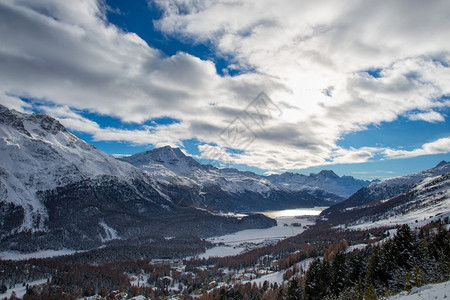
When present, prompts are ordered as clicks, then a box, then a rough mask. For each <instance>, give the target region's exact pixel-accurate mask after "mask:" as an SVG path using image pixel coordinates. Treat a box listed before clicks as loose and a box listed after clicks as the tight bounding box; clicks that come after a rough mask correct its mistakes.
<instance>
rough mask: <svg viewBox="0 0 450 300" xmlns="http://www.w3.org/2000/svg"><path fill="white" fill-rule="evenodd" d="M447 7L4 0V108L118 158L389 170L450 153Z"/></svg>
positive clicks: (369, 173) (371, 173) (285, 0)
mask: <svg viewBox="0 0 450 300" xmlns="http://www.w3.org/2000/svg"><path fill="white" fill-rule="evenodd" d="M449 11H450V2H449V1H446V0H443V1H437V0H430V1H421V0H408V1H406V0H398V1H387V2H386V1H382V2H380V1H364V0H354V1H353V0H344V1H340V2H339V4H337V3H336V2H335V1H326V0H318V1H290V0H279V1H270V0H245V1H244V0H217V1H207V0H149V1H146V0H134V1H125V0H105V1H103V0H74V1H60V0H2V1H0V41H1V42H0V82H1V84H0V103H1V104H3V105H5V106H7V107H9V108H12V109H16V110H18V111H22V112H44V113H47V114H49V115H51V116H53V117H55V118H57V119H58V120H60V122H61V123H62V124H63V125H65V126H66V127H67V128H68V129H69V130H71V131H72V132H74V133H75V134H77V135H78V136H80V137H81V138H83V139H85V140H86V141H87V142H89V143H92V144H94V145H95V146H96V147H98V148H99V149H101V150H103V151H105V152H106V153H109V154H113V155H129V154H134V153H137V152H141V151H146V150H150V149H153V148H155V147H161V146H165V145H170V146H173V147H179V148H181V149H182V150H183V151H184V152H185V153H186V154H188V155H191V156H193V157H194V158H196V159H197V160H199V161H200V162H202V163H212V164H213V165H216V166H219V167H235V168H238V169H241V170H250V171H254V172H257V173H259V174H271V173H281V172H286V171H289V172H298V173H305V174H308V173H309V172H318V171H319V170H322V169H332V170H334V171H335V172H336V173H337V174H339V175H344V174H345V175H352V176H354V177H357V178H363V179H374V178H379V179H383V178H387V177H393V176H400V175H405V174H408V173H413V172H417V171H420V170H423V169H427V168H431V167H433V166H434V165H436V164H437V163H438V162H439V161H441V160H449V159H450V155H449V152H450V126H449V125H450V124H449V122H450V121H449V113H450V39H449V35H448V28H450V18H448V12H449Z"/></svg>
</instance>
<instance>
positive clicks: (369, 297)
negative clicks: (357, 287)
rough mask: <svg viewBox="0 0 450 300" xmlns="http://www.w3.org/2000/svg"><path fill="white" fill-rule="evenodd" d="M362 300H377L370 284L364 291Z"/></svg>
mask: <svg viewBox="0 0 450 300" xmlns="http://www.w3.org/2000/svg"><path fill="white" fill-rule="evenodd" d="M364 300H378V297H377V293H375V288H374V287H373V285H372V284H370V285H369V286H368V287H367V288H366V289H365V290H364Z"/></svg>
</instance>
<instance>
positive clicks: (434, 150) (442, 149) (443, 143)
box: [385, 137, 450, 158]
mask: <svg viewBox="0 0 450 300" xmlns="http://www.w3.org/2000/svg"><path fill="white" fill-rule="evenodd" d="M448 152H450V137H445V138H441V139H438V140H436V141H434V142H430V143H426V144H423V145H422V147H420V148H417V149H414V150H410V151H407V150H392V149H387V150H385V155H386V156H387V157H388V158H410V157H416V156H421V155H429V154H440V153H448Z"/></svg>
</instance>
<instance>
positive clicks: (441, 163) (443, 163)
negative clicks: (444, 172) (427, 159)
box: [435, 160, 448, 168]
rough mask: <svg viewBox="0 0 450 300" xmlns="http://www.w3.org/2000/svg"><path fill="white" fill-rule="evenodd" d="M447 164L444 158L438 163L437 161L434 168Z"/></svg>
mask: <svg viewBox="0 0 450 300" xmlns="http://www.w3.org/2000/svg"><path fill="white" fill-rule="evenodd" d="M447 164H448V162H446V161H445V160H443V161H441V162H440V163H438V164H437V165H436V167H435V168H440V167H443V166H445V165H447Z"/></svg>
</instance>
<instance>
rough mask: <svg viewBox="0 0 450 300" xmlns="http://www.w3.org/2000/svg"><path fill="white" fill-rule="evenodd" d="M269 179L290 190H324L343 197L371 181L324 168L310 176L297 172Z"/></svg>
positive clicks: (273, 176) (348, 195) (271, 176)
mask: <svg viewBox="0 0 450 300" xmlns="http://www.w3.org/2000/svg"><path fill="white" fill-rule="evenodd" d="M268 179H269V180H270V181H271V182H273V183H277V184H280V185H281V186H283V187H285V188H287V189H290V190H309V191H311V192H314V191H317V190H323V191H326V192H328V193H331V194H335V195H337V196H339V197H342V198H348V197H350V196H351V195H352V194H353V193H355V192H356V191H357V190H359V189H360V188H362V187H364V186H366V185H368V184H369V183H370V181H367V180H360V179H355V178H353V177H352V176H342V177H339V176H338V175H336V174H335V173H334V172H333V171H331V170H323V171H320V172H319V173H317V174H314V173H311V174H310V175H309V176H306V175H302V174H295V173H289V172H288V173H283V174H280V175H270V176H268Z"/></svg>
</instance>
